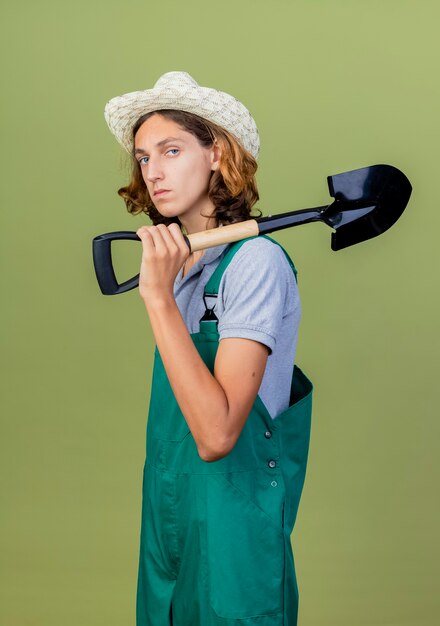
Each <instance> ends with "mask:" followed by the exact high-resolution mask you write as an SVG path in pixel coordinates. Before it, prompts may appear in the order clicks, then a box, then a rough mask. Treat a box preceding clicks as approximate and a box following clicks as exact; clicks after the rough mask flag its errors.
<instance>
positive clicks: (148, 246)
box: [136, 226, 155, 256]
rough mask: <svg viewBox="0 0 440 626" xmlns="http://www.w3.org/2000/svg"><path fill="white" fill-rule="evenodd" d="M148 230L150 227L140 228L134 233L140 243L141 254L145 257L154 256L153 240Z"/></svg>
mask: <svg viewBox="0 0 440 626" xmlns="http://www.w3.org/2000/svg"><path fill="white" fill-rule="evenodd" d="M150 229H151V226H141V228H139V229H138V230H137V231H136V235H137V236H138V237H139V239H140V240H141V241H142V250H143V254H145V255H146V256H152V255H153V254H155V247H154V239H153V237H152V235H151V230H150Z"/></svg>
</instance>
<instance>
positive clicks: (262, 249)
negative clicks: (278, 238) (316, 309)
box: [220, 237, 297, 310]
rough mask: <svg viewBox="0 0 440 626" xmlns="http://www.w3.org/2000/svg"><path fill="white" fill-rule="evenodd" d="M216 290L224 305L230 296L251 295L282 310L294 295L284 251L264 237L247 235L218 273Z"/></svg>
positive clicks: (294, 297) (253, 298) (256, 299)
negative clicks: (249, 237)
mask: <svg viewBox="0 0 440 626" xmlns="http://www.w3.org/2000/svg"><path fill="white" fill-rule="evenodd" d="M289 258H290V257H289ZM220 290H221V291H222V295H223V297H224V301H225V305H227V304H228V301H229V302H230V301H231V300H232V299H233V300H234V301H235V300H236V299H237V298H239V299H241V300H243V299H246V298H249V299H250V298H252V300H253V301H254V302H258V301H262V300H265V301H266V303H267V304H266V306H270V303H272V306H276V305H277V306H278V307H280V306H281V308H284V309H285V310H286V307H287V308H289V306H290V307H291V306H292V303H293V302H294V301H295V299H296V296H297V294H296V291H297V285H296V279H295V275H294V272H293V269H292V267H291V265H290V263H289V260H288V259H287V256H286V253H285V252H284V250H283V248H281V246H279V245H278V244H277V243H275V242H274V241H272V240H271V239H267V238H266V237H255V238H254V239H249V240H248V241H245V242H244V243H243V244H242V246H241V247H240V248H239V249H238V250H237V251H236V252H235V254H234V256H233V257H232V259H231V261H230V263H229V264H228V266H227V268H226V270H225V272H224V274H223V276H222V280H221V283H220ZM277 296H278V297H277Z"/></svg>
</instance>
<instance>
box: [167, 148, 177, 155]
mask: <svg viewBox="0 0 440 626" xmlns="http://www.w3.org/2000/svg"><path fill="white" fill-rule="evenodd" d="M168 152H180V150H179V148H170V149H169V150H168ZM168 152H167V154H168Z"/></svg>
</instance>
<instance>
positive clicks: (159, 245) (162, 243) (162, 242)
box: [150, 224, 176, 258]
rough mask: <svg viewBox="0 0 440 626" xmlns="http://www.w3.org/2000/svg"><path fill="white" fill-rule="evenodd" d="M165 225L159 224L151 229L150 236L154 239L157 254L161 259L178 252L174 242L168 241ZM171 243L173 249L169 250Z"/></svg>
mask: <svg viewBox="0 0 440 626" xmlns="http://www.w3.org/2000/svg"><path fill="white" fill-rule="evenodd" d="M165 231H167V227H166V226H165V224H158V225H157V226H153V227H152V228H151V229H150V235H151V237H152V239H153V243H154V247H155V249H156V254H157V256H158V257H160V258H164V257H166V256H168V255H169V254H170V253H174V254H175V252H176V249H175V247H174V249H173V247H172V242H168V241H167V236H168V232H165ZM169 243H171V249H169Z"/></svg>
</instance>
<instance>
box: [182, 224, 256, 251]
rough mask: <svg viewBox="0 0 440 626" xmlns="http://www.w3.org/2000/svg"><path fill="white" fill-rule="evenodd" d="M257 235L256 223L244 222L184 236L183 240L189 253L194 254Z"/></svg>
mask: <svg viewBox="0 0 440 626" xmlns="http://www.w3.org/2000/svg"><path fill="white" fill-rule="evenodd" d="M258 234H259V230H258V223H257V221H256V220H245V221H244V222H238V223H237V224H228V225H227V226H220V227H219V228H211V229H209V230H203V231H200V232H198V233H192V234H191V235H186V237H185V239H186V240H187V243H189V246H190V249H191V252H195V251H196V250H204V249H205V248H212V247H214V246H220V245H221V244H223V243H232V242H233V241H241V240H242V239H246V237H256V236H257V235H258Z"/></svg>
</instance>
